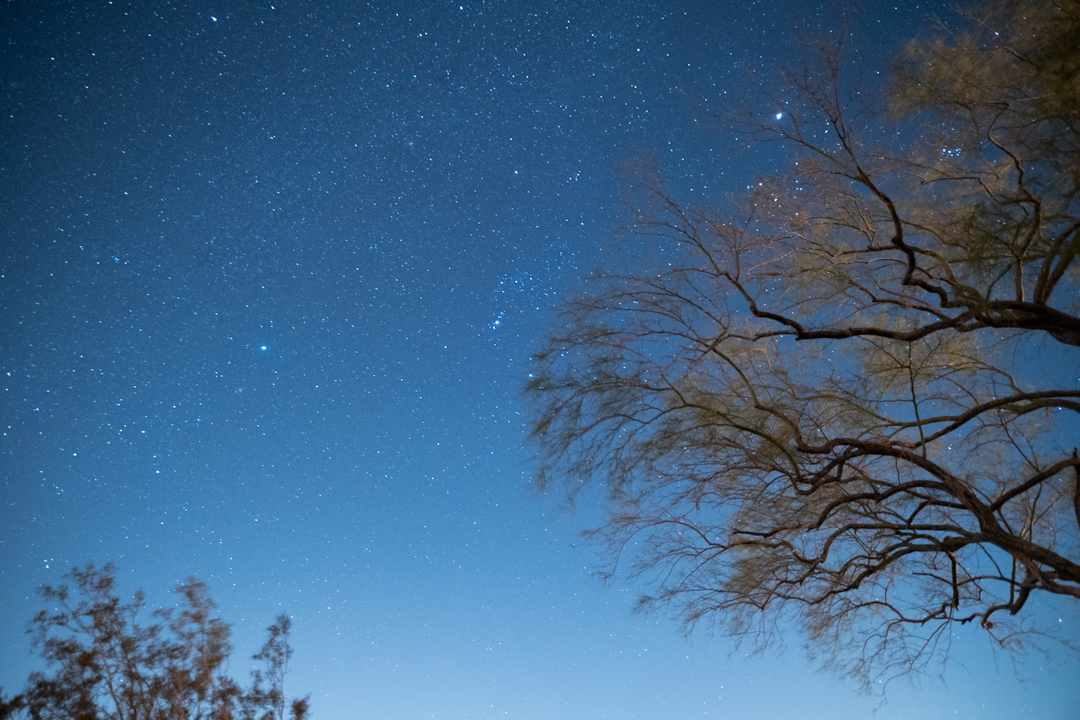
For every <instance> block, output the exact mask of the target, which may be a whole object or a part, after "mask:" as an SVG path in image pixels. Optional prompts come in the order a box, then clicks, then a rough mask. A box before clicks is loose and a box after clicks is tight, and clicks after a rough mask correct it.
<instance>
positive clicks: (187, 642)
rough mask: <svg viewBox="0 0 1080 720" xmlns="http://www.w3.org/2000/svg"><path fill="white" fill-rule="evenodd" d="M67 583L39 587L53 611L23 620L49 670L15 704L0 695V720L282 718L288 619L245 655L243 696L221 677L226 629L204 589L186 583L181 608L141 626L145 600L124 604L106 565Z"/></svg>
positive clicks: (293, 706) (295, 714)
mask: <svg viewBox="0 0 1080 720" xmlns="http://www.w3.org/2000/svg"><path fill="white" fill-rule="evenodd" d="M66 577H68V578H69V579H70V580H72V581H73V583H74V589H72V588H71V587H69V586H67V585H60V586H57V587H53V586H48V585H47V586H44V587H43V588H42V589H41V595H42V597H43V598H44V600H45V601H46V602H47V603H49V604H50V605H52V606H53V607H52V609H51V610H42V611H41V612H39V613H38V614H37V615H35V616H34V618H33V620H32V621H31V622H30V628H29V630H28V632H29V633H30V635H31V637H32V638H33V644H34V648H35V649H36V650H37V651H38V653H39V654H40V656H41V658H42V659H43V660H44V661H45V662H46V664H47V666H48V668H49V670H48V671H46V672H35V673H32V674H31V676H30V678H29V681H28V683H27V686H26V689H25V690H24V691H23V692H22V693H21V694H20V695H17V696H15V697H14V698H11V699H8V700H6V701H5V700H3V698H2V697H0V717H2V718H8V717H11V718H14V717H20V716H22V715H21V714H25V716H28V717H30V718H32V719H33V720H233V719H234V718H235V719H236V720H284V718H285V704H286V703H285V695H284V682H285V673H286V671H287V670H288V664H289V659H290V658H291V657H292V648H291V646H290V644H289V630H290V627H291V620H290V619H289V617H288V616H287V615H280V616H278V618H277V619H276V621H275V622H274V624H273V625H271V626H270V628H269V638H268V639H267V641H266V644H265V645H263V647H262V650H260V652H259V653H258V654H256V655H255V656H254V657H253V659H254V660H258V661H261V662H263V664H264V665H265V669H264V670H255V671H254V672H253V678H252V686H251V687H250V688H249V689H247V690H245V689H243V688H242V687H241V686H240V685H239V683H237V682H236V681H235V680H233V679H232V678H230V677H229V676H228V675H226V674H225V670H226V668H227V662H228V659H229V654H230V652H231V651H232V645H231V643H230V642H229V637H230V634H231V628H230V627H229V625H228V623H226V622H224V621H222V620H221V619H220V618H216V617H213V613H214V610H215V607H216V606H215V604H214V601H213V600H211V598H210V594H209V590H208V589H207V586H206V584H205V583H203V582H201V581H199V580H197V579H195V578H188V581H187V582H186V583H184V584H182V585H180V586H179V587H177V588H176V592H177V593H178V594H179V595H180V596H181V597H182V604H181V606H180V610H179V612H176V611H175V610H174V609H171V608H170V609H162V610H157V611H155V612H154V613H153V617H154V618H155V619H156V620H157V622H153V623H151V624H141V623H140V620H139V615H140V614H141V612H142V610H143V609H144V605H145V595H144V593H143V592H142V591H141V590H140V591H139V592H137V593H136V594H135V597H134V598H133V600H132V601H131V602H130V603H124V602H122V601H121V600H120V598H119V597H118V596H117V595H116V592H115V586H116V571H115V568H114V567H113V566H112V565H111V564H108V565H105V566H104V567H102V568H100V569H99V568H96V567H95V566H94V565H93V564H87V565H86V566H85V567H84V568H75V569H73V570H72V571H71V572H70V573H68V575H67V576H66ZM307 717H309V712H308V699H307V698H298V699H294V700H292V701H291V703H290V718H291V720H305V719H306V718H307Z"/></svg>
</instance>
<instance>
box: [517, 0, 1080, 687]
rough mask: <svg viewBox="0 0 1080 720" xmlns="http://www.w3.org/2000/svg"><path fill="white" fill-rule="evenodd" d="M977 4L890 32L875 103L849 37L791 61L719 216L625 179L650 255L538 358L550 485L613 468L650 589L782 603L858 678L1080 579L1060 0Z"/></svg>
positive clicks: (1072, 214) (827, 655)
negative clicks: (647, 268) (660, 250)
mask: <svg viewBox="0 0 1080 720" xmlns="http://www.w3.org/2000/svg"><path fill="white" fill-rule="evenodd" d="M968 17H969V19H970V20H971V21H972V22H971V25H970V28H969V32H968V33H967V34H960V35H952V36H946V37H943V38H941V39H935V40H933V41H931V42H918V41H916V42H912V43H911V44H910V45H908V47H907V48H906V50H905V52H904V54H903V55H902V56H901V58H900V59H899V60H898V61H897V64H896V68H895V72H894V74H893V81H892V84H891V85H890V86H889V88H888V90H887V92H886V93H885V98H886V101H885V102H884V103H881V105H882V106H888V113H887V114H883V113H875V107H874V103H873V100H872V99H871V96H872V93H870V92H868V91H867V90H866V89H865V88H864V89H862V90H855V89H852V88H849V87H847V86H846V84H845V81H844V78H843V77H842V76H841V73H840V68H841V66H842V65H843V63H842V62H841V53H840V52H839V51H828V52H825V53H823V54H822V55H821V57H820V58H819V59H818V60H813V59H812V60H811V61H809V62H808V63H807V65H806V67H805V68H804V69H803V70H802V71H801V72H799V73H796V74H791V75H787V76H785V77H784V81H785V89H784V92H783V93H778V94H776V95H774V96H772V98H769V97H766V98H764V99H763V100H761V101H760V102H758V103H757V104H756V106H752V108H751V110H750V111H748V112H747V113H746V114H744V115H742V116H741V117H740V119H739V120H738V124H739V125H740V126H741V128H742V129H743V131H744V132H747V131H749V132H753V133H756V135H755V136H756V137H757V138H758V139H759V140H762V141H765V140H769V139H773V140H778V141H780V142H782V143H783V147H784V149H785V150H787V151H789V152H790V155H791V163H792V164H791V166H790V169H789V170H788V171H786V172H784V173H782V174H780V175H777V176H774V177H768V178H763V179H762V180H761V181H760V182H758V183H756V184H755V185H754V187H753V188H752V189H751V190H749V191H748V192H747V193H746V194H745V195H743V196H741V197H738V198H734V199H732V200H731V201H730V202H729V203H728V204H727V205H726V206H725V207H723V208H720V209H717V208H704V209H695V208H691V207H688V206H686V205H684V204H682V203H679V202H678V201H677V200H676V199H674V198H673V197H672V196H671V194H670V193H669V192H668V191H667V190H666V188H665V186H664V184H663V182H662V180H661V179H660V178H659V176H658V174H655V173H649V172H644V173H641V174H640V175H639V176H640V177H642V178H643V181H642V182H639V183H637V184H636V186H635V190H634V194H633V195H632V197H631V199H630V201H629V202H630V205H631V207H632V209H633V211H634V213H635V225H636V228H637V229H638V230H639V231H640V232H642V233H644V234H647V235H651V236H655V237H658V238H660V240H661V242H667V241H670V244H669V245H668V246H666V250H665V251H666V252H667V253H668V257H667V259H668V260H670V261H671V262H670V264H669V266H668V267H666V268H665V269H664V270H662V271H661V272H659V273H650V274H643V275H638V276H630V275H602V276H600V277H598V278H597V279H596V280H595V281H594V283H593V284H592V285H591V286H590V288H589V290H588V292H586V293H584V294H582V296H581V297H579V298H578V299H576V300H573V301H571V302H569V303H568V304H567V305H566V306H565V307H564V309H563V315H562V317H561V318H560V321H559V322H558V327H560V328H566V330H565V331H560V332H559V333H557V334H555V335H554V336H553V337H552V338H551V339H550V340H549V341H548V343H547V347H546V348H545V349H544V351H543V352H541V353H539V354H538V355H537V356H536V363H535V370H534V373H533V375H532V378H531V381H530V382H529V384H528V393H529V395H530V397H531V398H532V400H533V401H534V407H535V413H534V419H533V428H532V437H533V439H534V440H535V442H536V443H537V446H538V448H539V456H540V461H541V466H540V482H541V484H542V485H545V486H547V485H549V484H550V483H551V481H552V479H555V478H558V479H562V480H564V481H565V482H566V484H567V487H568V488H569V489H570V492H571V494H573V493H574V492H576V489H577V488H579V487H581V486H582V485H584V484H587V483H590V482H599V483H603V484H604V486H605V488H606V491H607V498H608V509H609V514H608V516H607V521H606V524H605V525H604V526H603V527H601V528H599V529H598V530H596V531H595V533H594V535H595V536H596V537H598V538H600V539H602V540H604V541H606V542H607V543H608V544H609V547H610V548H611V550H612V553H613V555H612V557H613V558H614V561H615V562H616V563H617V564H618V563H621V564H622V565H623V566H625V567H628V569H629V572H630V574H631V576H634V577H637V578H639V579H642V580H643V581H645V582H650V583H651V584H652V586H653V587H654V588H655V589H654V590H653V591H652V592H650V593H649V594H647V595H646V596H644V597H643V598H642V600H641V603H642V606H643V607H655V606H657V605H666V606H669V607H672V608H674V609H676V610H677V611H678V612H679V613H680V614H681V617H682V619H683V620H684V621H685V622H686V623H687V626H688V627H692V626H693V625H694V624H695V623H697V622H698V621H701V620H706V619H707V620H714V621H717V622H719V623H720V624H721V626H722V627H723V628H724V629H725V630H726V631H727V632H729V633H732V634H734V635H736V636H740V637H746V636H752V637H754V638H756V640H757V641H758V642H760V643H762V644H763V645H766V644H768V643H769V641H770V640H771V639H773V638H774V637H775V635H774V633H775V631H776V628H777V622H779V621H782V620H795V621H796V622H797V623H798V624H799V626H800V627H801V628H802V630H803V632H804V634H805V638H806V643H807V648H808V650H809V651H810V652H811V654H812V655H813V656H815V657H817V658H819V659H820V660H821V661H822V662H823V663H824V664H825V665H826V666H829V667H831V668H833V669H835V670H838V671H840V672H843V673H847V674H850V675H852V676H854V677H857V678H859V679H860V680H862V681H864V682H868V681H869V679H870V678H872V677H874V676H876V675H878V674H879V673H882V672H901V673H902V672H908V671H912V670H921V669H924V668H925V667H926V665H927V663H928V662H929V661H930V660H931V659H932V658H935V657H936V658H938V659H939V660H940V659H943V658H944V657H946V656H947V650H948V645H949V640H950V637H951V634H950V628H952V627H953V626H954V625H963V624H966V623H969V622H974V623H975V624H976V625H978V626H980V627H981V628H983V629H984V630H985V631H986V633H987V634H988V635H989V636H990V637H991V638H992V639H993V640H994V641H995V642H996V643H997V644H998V645H1000V646H1001V647H1004V648H1007V649H1010V650H1020V649H1022V648H1023V647H1025V646H1026V645H1027V641H1028V640H1031V639H1032V638H1034V637H1036V636H1037V635H1038V628H1037V626H1035V625H1033V624H1032V620H1031V618H1030V617H1029V616H1028V613H1027V612H1026V611H1027V609H1028V600H1029V598H1030V597H1031V596H1032V595H1034V594H1036V593H1043V594H1047V595H1057V596H1061V597H1065V598H1073V599H1075V598H1080V554H1078V552H1077V539H1078V529H1080V527H1078V526H1080V486H1078V478H1080V458H1078V456H1077V451H1076V449H1075V448H1074V445H1076V444H1077V430H1078V427H1080V426H1078V424H1077V419H1078V413H1080V390H1077V389H1076V387H1077V386H1076V378H1077V375H1076V374H1075V373H1076V363H1077V355H1076V352H1077V351H1076V348H1077V347H1078V346H1080V315H1078V311H1080V302H1078V301H1080V296H1078V290H1080V288H1078V285H1077V268H1076V263H1075V260H1076V255H1077V252H1078V251H1080V194H1078V189H1080V50H1078V45H1077V42H1076V38H1078V37H1080V3H1078V2H1076V0H1067V1H1065V2H1053V3H1052V2H1039V1H1032V2H1019V1H1010V0H1001V1H1000V2H994V3H989V4H985V5H984V6H981V7H980V9H979V10H977V11H973V12H972V13H971V14H969V16H968ZM916 130H917V132H916ZM907 137H918V138H919V139H918V140H916V141H913V142H911V143H904V146H902V147H897V145H898V144H899V143H897V142H896V141H895V140H894V141H892V142H891V143H890V141H889V140H888V138H907ZM875 138H885V140H875ZM1059 371H1063V372H1059ZM1070 373H1071V374H1070ZM616 569H617V567H616Z"/></svg>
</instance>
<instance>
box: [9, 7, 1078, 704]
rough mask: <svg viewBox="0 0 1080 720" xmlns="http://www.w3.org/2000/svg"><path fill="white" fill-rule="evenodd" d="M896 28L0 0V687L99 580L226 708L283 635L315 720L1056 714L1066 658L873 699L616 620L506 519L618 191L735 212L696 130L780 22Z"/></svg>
mask: <svg viewBox="0 0 1080 720" xmlns="http://www.w3.org/2000/svg"><path fill="white" fill-rule="evenodd" d="M897 5H899V6H900V7H895V6H897ZM933 11H940V8H938V7H937V6H935V5H931V4H926V3H923V4H922V5H921V6H917V5H913V4H909V3H883V2H865V3H863V4H861V5H859V6H858V8H857V11H856V12H855V13H854V14H849V15H848V16H847V17H846V18H844V17H843V16H841V14H840V13H838V12H836V11H835V10H830V9H826V8H825V6H819V5H818V4H815V3H799V2H782V1H780V0H770V1H763V2H750V1H749V0H732V1H731V2H719V1H717V2H706V1H704V0H698V1H696V2H610V3H603V2H589V1H588V0H570V1H567V2H555V1H554V0H547V1H535V2H527V1H522V2H502V1H500V0H491V1H488V2H483V1H480V0H456V1H455V2H444V1H442V0H438V1H435V0H423V1H417V0H414V1H413V2H368V3H365V2H334V1H331V0H325V1H323V2H303V1H300V0H272V1H271V2H266V1H260V2H235V1H232V2H219V3H211V2H207V3H172V2H161V1H152V0H147V1H145V2H136V3H128V2H119V1H115V2H107V1H91V0H86V1H84V2H50V1H45V0H15V1H11V0H9V1H8V2H5V3H3V4H2V5H0V80H2V86H0V111H2V112H0V309H2V313H3V315H2V318H3V320H2V324H0V377H2V379H3V385H2V387H3V394H2V400H0V402H2V409H3V415H2V418H0V419H2V420H3V422H2V423H0V424H2V431H3V435H2V437H0V493H2V494H0V499H2V505H0V609H2V620H0V658H2V660H0V686H3V687H4V689H5V691H6V692H8V693H9V694H10V693H11V692H14V691H17V690H18V689H19V688H21V686H22V684H23V682H24V681H25V679H26V676H27V674H28V673H29V672H30V670H31V669H34V668H35V667H38V666H37V665H36V664H35V663H36V661H35V660H34V658H33V657H32V655H31V653H30V644H29V640H28V638H27V637H26V636H25V635H24V634H23V633H24V630H25V627H26V622H27V620H29V618H30V617H31V616H32V615H33V613H34V612H35V611H36V610H38V609H39V608H40V607H41V602H40V599H39V598H38V597H37V595H36V590H35V589H36V588H37V587H38V586H39V585H41V584H42V583H49V584H57V583H60V582H62V576H63V574H64V573H65V572H67V571H68V570H70V569H71V568H72V567H73V566H75V565H82V564H84V563H85V562H87V561H93V562H95V563H97V564H99V565H100V564H104V563H105V562H110V561H111V562H114V563H115V564H116V565H117V567H118V569H119V573H120V578H121V583H122V587H121V590H122V592H123V594H124V595H125V596H129V595H130V593H132V592H133V591H134V590H135V589H137V588H139V587H142V588H144V589H145V590H147V592H148V595H149V601H150V605H151V607H156V606H160V605H162V604H166V603H169V604H171V603H172V602H173V598H172V596H171V595H170V592H169V591H170V590H171V589H172V588H173V587H175V586H176V585H177V584H178V583H180V582H182V581H183V580H184V579H185V578H186V577H188V576H189V575H195V576H198V577H199V578H201V579H203V580H205V581H207V582H208V583H209V585H210V588H211V591H212V592H213V595H214V597H215V599H216V600H217V602H218V604H219V609H220V613H221V616H222V617H223V619H225V620H226V621H228V622H230V623H232V625H233V630H234V640H235V644H236V653H235V655H234V658H233V660H232V664H231V668H230V669H231V671H232V674H233V675H234V676H236V677H238V678H244V677H245V676H246V674H247V668H248V665H249V663H248V662H247V660H246V657H249V656H250V655H251V654H252V653H253V652H255V651H256V650H257V649H258V646H259V645H260V644H261V641H262V638H263V632H264V629H265V628H266V626H267V625H269V624H270V622H272V620H273V618H274V616H275V615H276V614H278V613H280V612H287V613H289V614H291V615H292V617H293V619H294V637H293V640H294V645H295V648H296V655H295V657H294V659H293V670H292V672H291V674H290V676H289V678H288V681H287V688H286V690H287V692H288V693H289V694H291V695H292V694H299V695H303V694H306V693H308V692H310V693H311V695H312V706H313V711H314V717H315V718H316V719H317V720H336V719H338V718H343V719H344V718H391V719H398V718H400V719H401V720H413V719H419V718H445V719H447V720H451V719H455V718H502V717H509V718H521V719H526V718H528V719H533V718H535V719H537V720H541V719H545V720H546V719H551V720H561V719H565V720H578V719H582V720H584V719H587V718H588V719H592V718H647V719H655V720H661V719H668V718H693V717H717V718H724V717H740V718H793V717H799V718H811V719H813V718H835V717H866V716H869V714H870V713H871V712H872V711H873V710H874V709H875V708H878V707H879V706H880V709H878V711H877V715H876V717H878V718H905V717H913V716H914V714H915V712H916V710H918V711H919V712H918V714H919V716H920V717H922V718H946V717H949V718H952V717H962V718H1015V717H1020V716H1022V714H1029V716H1035V715H1034V713H1037V714H1038V715H1037V716H1038V717H1040V718H1042V719H1043V720H1050V719H1052V718H1065V717H1073V715H1072V713H1073V712H1074V711H1075V708H1076V707H1077V706H1080V690H1078V689H1077V686H1076V683H1075V682H1073V681H1074V680H1075V666H1074V665H1072V664H1070V663H1072V660H1070V659H1069V658H1063V659H1062V661H1061V662H1060V663H1058V664H1053V663H1044V662H1042V661H1041V660H1038V659H1036V660H1033V661H1031V662H1028V663H1026V664H1024V665H1022V666H1021V668H1020V673H1021V679H1020V680H1018V679H1017V676H1016V673H1015V672H1014V668H1013V666H1012V665H1011V664H1010V662H1009V659H1008V658H1007V657H997V658H995V657H994V656H993V655H992V654H991V653H990V651H989V649H988V647H987V645H986V644H985V641H984V640H983V638H982V636H981V634H980V633H979V632H978V630H977V628H972V629H971V632H968V633H967V634H959V633H958V635H957V636H956V638H955V639H954V642H955V646H954V647H955V650H956V657H957V662H956V663H955V664H953V665H951V666H950V667H949V668H948V669H947V671H946V673H945V675H944V677H943V678H930V679H927V680H924V681H922V682H920V683H919V684H917V685H915V686H911V685H909V684H908V683H907V682H906V681H897V682H894V683H892V684H891V685H890V686H889V687H888V689H887V693H886V697H885V699H884V701H883V700H882V698H881V697H880V696H877V697H865V696H860V695H857V694H856V693H855V686H854V685H853V684H851V683H846V682H843V681H840V680H838V679H836V678H834V677H832V676H827V675H821V674H819V673H817V672H815V671H814V669H813V667H812V666H811V665H810V664H809V663H808V661H807V660H806V658H805V655H804V654H803V653H802V650H801V645H800V642H799V638H798V637H797V635H795V634H792V636H791V637H790V638H789V643H788V647H787V648H786V650H783V651H780V652H776V653H772V654H769V655H766V656H764V657H747V656H746V654H745V653H744V652H743V651H735V650H734V649H733V648H734V646H733V645H732V644H731V643H730V642H729V641H727V640H725V639H723V638H716V637H711V636H710V635H709V634H708V633H707V632H702V633H698V634H695V635H693V636H692V637H690V638H684V637H683V636H682V635H681V634H680V628H679V627H678V626H677V625H676V624H675V623H674V622H673V621H671V620H670V619H669V618H665V617H662V616H641V615H636V614H634V613H633V612H632V608H633V605H634V599H635V598H636V592H638V591H640V590H643V589H645V588H643V587H640V586H635V585H632V584H627V583H623V582H619V581H617V582H615V583H614V584H610V585H606V586H605V585H603V584H602V583H601V582H600V581H599V580H598V579H597V577H596V576H595V575H594V571H595V570H597V569H598V568H599V567H600V563H599V560H598V556H597V554H596V551H595V550H594V549H593V548H590V547H589V546H587V545H584V546H583V544H582V542H581V541H580V537H579V534H580V531H581V530H582V529H584V528H586V527H589V526H591V524H593V523H595V522H596V521H597V519H598V518H599V505H598V503H597V502H595V500H596V499H595V498H591V497H589V496H585V497H583V498H581V500H580V501H579V502H578V504H577V507H576V509H573V510H571V509H568V508H567V507H566V506H565V504H564V503H562V501H561V499H560V498H558V497H545V496H543V495H541V494H539V493H538V492H537V491H536V489H535V487H534V485H533V483H532V466H531V463H530V450H529V448H528V447H527V446H526V445H525V443H524V439H525V435H526V431H527V427H526V423H527V418H528V411H527V408H526V407H525V405H524V403H523V401H522V399H521V389H522V387H523V384H524V381H525V378H526V376H527V374H528V372H529V356H530V353H531V352H532V351H534V350H536V349H538V348H539V347H540V345H541V343H542V340H543V336H544V330H545V327H550V326H549V323H550V322H551V320H552V315H553V314H552V308H553V306H554V305H555V304H557V303H558V301H559V299H560V298H562V297H565V296H566V295H567V294H568V293H572V292H573V291H574V288H575V287H577V285H578V283H579V282H580V280H581V278H582V277H584V276H586V275H587V274H588V273H589V272H591V271H592V269H593V268H594V267H597V266H600V265H610V264H612V263H626V262H633V258H628V257H627V253H628V252H629V251H627V250H626V249H625V248H626V247H627V245H626V242H625V237H624V234H623V233H622V232H621V230H620V228H621V227H622V225H623V224H624V223H625V221H626V219H627V218H626V215H625V212H624V210H623V207H622V205H621V202H620V198H621V197H622V194H623V190H622V189H621V187H622V185H621V182H622V180H621V179H620V171H619V166H620V164H621V163H624V162H627V161H634V160H635V159H638V158H643V157H655V158H656V162H657V163H658V164H659V166H660V167H661V168H662V169H663V171H664V172H665V174H666V176H667V178H668V181H669V185H670V187H671V188H672V190H673V191H674V192H675V193H676V194H677V195H679V196H680V197H684V198H694V199H707V198H709V197H719V196H721V195H722V194H724V193H728V192H735V191H737V190H738V189H739V187H745V184H746V183H747V182H748V181H749V180H750V179H752V178H753V177H754V176H756V175H759V174H764V173H768V172H771V171H774V170H778V169H780V167H779V166H778V165H777V164H775V158H776V154H775V151H774V150H766V151H763V152H754V151H753V150H752V149H746V148H743V147H741V145H740V142H739V140H738V138H735V137H731V136H725V135H724V134H723V133H722V132H720V131H718V130H717V129H716V128H715V127H712V126H711V125H710V124H709V123H706V122H703V121H702V119H703V116H702V114H701V113H700V112H699V111H696V110H695V103H696V102H697V101H701V102H704V103H705V104H706V105H710V104H711V103H715V102H716V101H718V100H722V99H724V98H726V97H733V96H735V95H738V94H741V93H744V92H746V91H747V89H748V80H747V75H748V73H757V74H758V75H759V76H763V77H770V76H771V75H775V73H776V71H777V69H778V67H779V66H780V64H781V63H782V62H783V61H785V60H789V59H790V56H791V55H792V54H793V53H796V52H798V48H799V45H798V42H797V40H798V39H799V38H800V37H803V36H804V30H805V29H806V28H817V29H819V30H822V31H825V32H828V31H829V30H830V29H831V30H832V31H833V32H834V33H838V32H841V28H844V27H846V28H847V29H848V30H850V31H851V32H852V33H853V34H854V35H855V36H856V37H859V38H861V39H862V41H863V43H864V45H865V46H866V47H869V48H871V51H870V52H868V53H867V54H866V55H865V58H864V59H865V60H866V63H867V64H866V68H867V70H866V72H867V77H869V78H874V77H876V74H875V71H874V68H881V67H884V66H885V60H886V59H887V57H888V56H889V54H890V53H892V52H894V51H896V50H897V49H898V48H899V47H900V45H901V43H902V42H903V41H905V40H906V39H908V38H909V37H911V36H913V35H915V34H917V33H918V32H919V31H920V28H923V27H928V26H929V25H928V19H929V17H930V14H931V12H933ZM631 245H632V244H631ZM1039 612H1044V613H1051V614H1052V613H1062V614H1063V615H1062V617H1066V615H1067V614H1069V613H1072V614H1073V616H1075V607H1066V606H1064V605H1063V606H1062V607H1060V608H1055V607H1050V606H1046V605H1042V606H1041V607H1040V609H1039ZM1073 620H1074V621H1075V617H1073ZM1066 621H1068V618H1067V617H1066Z"/></svg>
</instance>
